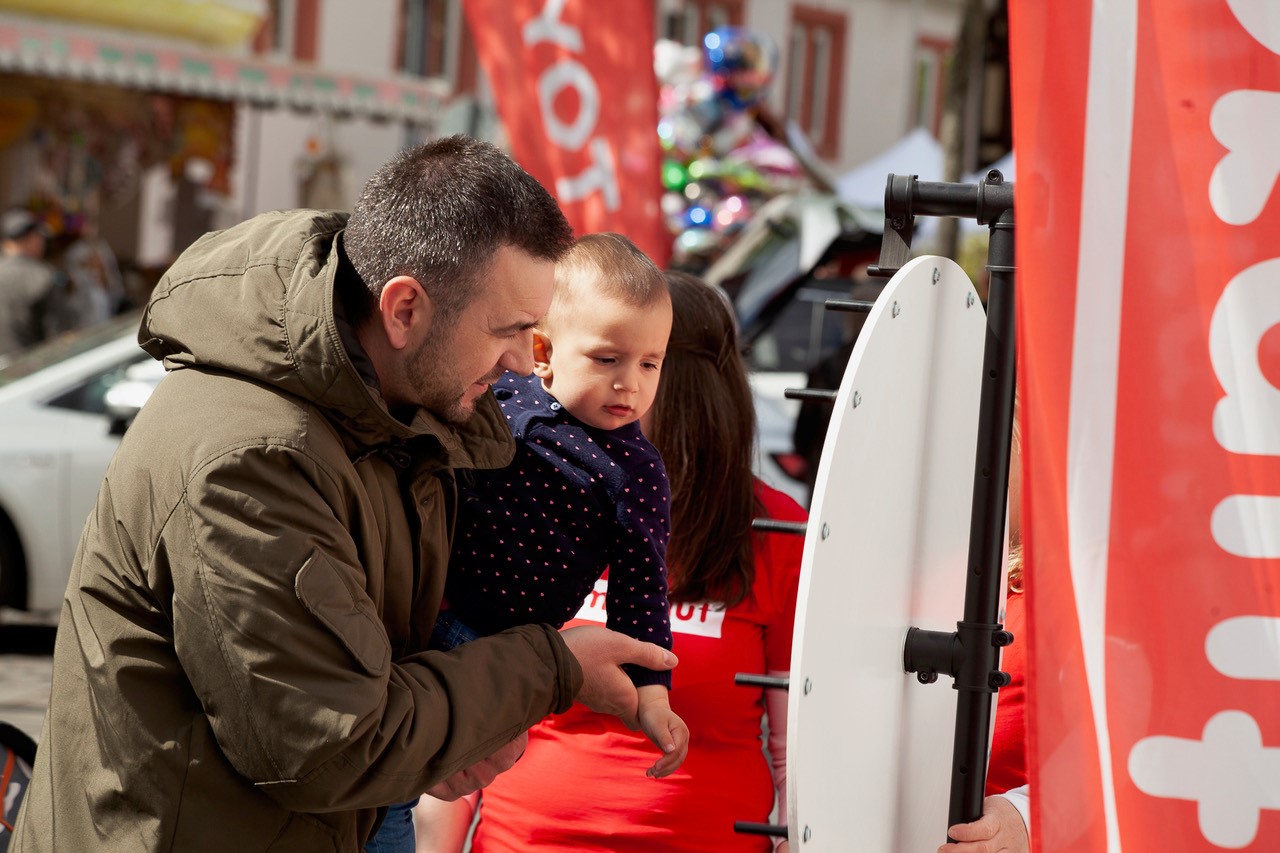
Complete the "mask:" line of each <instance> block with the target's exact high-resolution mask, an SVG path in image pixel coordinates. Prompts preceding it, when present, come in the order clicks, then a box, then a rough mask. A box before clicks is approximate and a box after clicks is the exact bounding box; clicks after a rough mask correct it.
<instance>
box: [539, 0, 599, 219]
mask: <svg viewBox="0 0 1280 853" xmlns="http://www.w3.org/2000/svg"><path fill="white" fill-rule="evenodd" d="M565 2H566V0H547V2H546V4H545V5H543V7H542V11H541V12H540V13H538V17H536V18H534V19H532V20H531V21H529V22H528V23H527V24H525V25H524V28H523V29H522V30H521V36H522V37H523V39H524V43H525V46H526V47H533V46H534V45H536V44H540V43H542V42H551V43H552V44H555V45H557V46H559V47H561V48H564V49H565V50H568V51H570V52H572V53H579V54H581V53H582V52H583V42H582V32H581V31H580V30H579V29H578V28H577V27H574V26H572V25H570V24H566V23H565V22H564V21H562V20H560V16H561V15H563V14H564V4H565ZM566 88H572V89H573V90H574V91H576V92H577V93H578V112H577V115H576V116H575V117H574V119H573V121H572V122H570V123H568V124H566V123H565V122H563V121H561V120H560V117H559V116H558V115H556V110H555V102H556V96H557V95H559V94H560V93H561V92H562V91H564V90H565V89H566ZM538 108H539V109H540V110H541V112H542V123H543V125H544V126H545V127H546V128H547V139H548V141H550V142H551V143H552V144H553V145H555V146H556V147H557V148H561V149H564V150H566V151H579V150H581V149H582V146H583V145H586V144H587V142H588V140H590V143H591V144H590V148H589V149H588V150H589V152H590V154H591V165H590V166H589V167H587V168H586V169H585V170H583V171H582V172H580V173H579V174H577V175H575V176H573V177H570V178H560V179H558V180H557V181H556V194H557V195H559V196H560V200H561V201H562V202H576V201H582V200H583V199H585V198H588V197H589V196H590V195H591V194H592V193H594V192H596V191H597V190H598V191H599V192H600V194H601V197H602V199H603V200H604V208H605V210H608V211H614V210H617V209H618V208H619V207H620V206H621V204H622V193H621V192H619V191H618V170H617V161H616V159H615V158H614V156H613V151H612V150H611V149H610V147H609V141H608V140H607V139H605V138H604V137H603V136H595V137H592V135H591V134H592V133H594V132H595V129H596V125H597V124H598V123H599V120H600V87H599V86H597V85H596V81H595V78H594V77H593V76H591V71H590V70H589V69H588V68H587V67H586V66H585V65H583V64H582V63H581V62H578V61H577V60H576V59H571V58H563V59H559V60H557V61H556V62H555V63H554V64H553V65H551V66H550V67H548V68H545V69H543V71H542V73H541V74H539V75H538Z"/></svg>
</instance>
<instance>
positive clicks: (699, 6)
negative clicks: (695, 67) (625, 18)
mask: <svg viewBox="0 0 1280 853" xmlns="http://www.w3.org/2000/svg"><path fill="white" fill-rule="evenodd" d="M742 4H743V0H659V3H658V10H657V20H658V34H659V35H660V36H661V37H662V38H667V39H672V40H674V41H678V42H680V43H681V44H687V45H693V46H696V47H701V46H702V37H703V36H705V35H706V34H707V33H709V32H711V31H712V30H714V29H718V28H719V27H740V26H742Z"/></svg>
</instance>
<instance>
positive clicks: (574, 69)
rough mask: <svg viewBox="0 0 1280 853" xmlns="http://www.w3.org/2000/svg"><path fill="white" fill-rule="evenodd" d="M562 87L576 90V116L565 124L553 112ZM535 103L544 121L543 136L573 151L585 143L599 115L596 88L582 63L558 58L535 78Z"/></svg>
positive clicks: (598, 96) (598, 99)
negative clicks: (545, 135) (536, 91)
mask: <svg viewBox="0 0 1280 853" xmlns="http://www.w3.org/2000/svg"><path fill="white" fill-rule="evenodd" d="M566 86H572V87H573V88H575V89H577V90H578V115H577V117H576V118H575V119H574V120H573V123H572V124H565V123H564V122H562V121H560V118H559V117H558V116H557V115H556V111H555V100H556V95H558V94H560V91H561V90H562V89H564V88H565V87H566ZM538 104H539V106H540V107H541V108H542V117H543V119H544V120H545V121H546V125H547V136H548V138H550V139H551V141H552V142H554V143H555V144H556V145H559V146H560V147H561V148H567V149H569V150H570V151H577V150H578V149H579V148H581V147H582V146H583V145H585V144H586V142H587V139H588V137H590V136H591V131H593V130H595V127H596V121H597V120H598V119H599V118H600V90H599V89H597V88H596V81H595V80H594V79H592V77H591V73H590V72H589V71H587V69H586V68H584V67H583V65H582V63H580V62H577V61H575V60H573V59H561V60H560V61H559V62H557V63H556V64H555V65H552V66H551V67H550V68H548V69H547V70H546V71H544V72H542V75H541V76H540V77H538Z"/></svg>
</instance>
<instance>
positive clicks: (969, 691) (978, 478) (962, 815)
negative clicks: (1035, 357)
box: [948, 207, 1015, 825]
mask: <svg viewBox="0 0 1280 853" xmlns="http://www.w3.org/2000/svg"><path fill="white" fill-rule="evenodd" d="M987 260H988V264H987V270H988V273H989V277H988V291H987V293H988V296H987V336H986V346H985V350H984V353H983V362H982V364H983V367H982V370H983V375H982V395H981V402H980V409H979V415H978V448H977V454H976V459H975V462H974V477H973V520H972V523H971V526H970V535H969V561H968V566H969V573H968V577H967V582H966V586H965V604H964V621H963V622H960V623H959V625H958V628H959V630H958V636H959V638H960V641H961V643H962V644H963V645H964V647H965V654H964V655H963V657H962V662H961V665H960V671H959V673H957V675H956V680H955V689H956V690H957V691H959V696H958V697H957V700H956V729H955V747H954V753H953V756H952V774H951V806H950V812H949V815H948V820H949V825H954V824H957V823H968V822H970V821H974V820H977V819H978V818H980V817H982V800H983V789H984V787H985V783H986V766H987V757H988V752H989V745H988V736H989V732H990V726H991V697H992V695H993V694H994V693H995V692H996V690H997V689H998V688H999V687H1001V686H1003V685H1004V684H1006V683H1008V681H1007V676H1005V675H1004V673H1001V672H999V661H1000V648H999V647H1000V645H1003V644H1004V643H1006V642H1008V635H1007V634H1005V633H1004V632H1002V631H1001V628H1002V626H1001V625H1000V624H998V623H997V621H996V620H997V617H998V616H999V613H1000V600H999V598H1000V577H1001V571H1002V568H1003V567H1002V561H1003V558H1004V536H1005V529H1004V528H1005V506H1006V502H1007V500H1008V494H1009V450H1010V445H1011V432H1012V428H1013V405H1014V390H1015V386H1014V380H1015V362H1014V240H1013V209H1012V207H1009V208H1007V209H1006V210H1004V211H1003V212H1001V213H999V215H998V216H997V218H996V219H995V221H994V222H993V223H992V224H991V241H990V245H989V249H988V253H987Z"/></svg>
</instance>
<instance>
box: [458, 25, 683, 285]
mask: <svg viewBox="0 0 1280 853" xmlns="http://www.w3.org/2000/svg"><path fill="white" fill-rule="evenodd" d="M465 9H466V14H467V21H468V23H469V25H470V26H471V32H472V35H473V36H474V38H475V43H476V51H477V54H478V56H479V59H480V64H481V65H482V66H483V67H484V70H485V72H486V73H487V74H488V76H489V82H490V83H491V85H492V87H493V92H494V97H495V99H496V100H497V104H498V114H499V116H500V117H501V118H502V122H503V124H504V125H505V126H506V129H507V135H508V137H509V138H510V140H511V149H512V156H513V157H515V159H516V160H517V161H518V162H519V163H520V164H521V165H522V166H524V167H525V169H527V170H528V171H529V173H530V174H532V175H533V176H534V177H536V178H537V179H538V180H539V181H541V182H542V184H543V185H544V186H546V187H547V188H548V189H549V190H551V191H552V192H553V193H554V194H555V196H556V198H557V199H558V200H559V202H560V207H561V209H563V210H564V212H565V216H567V217H568V219H569V222H570V224H571V225H572V226H573V228H574V230H575V231H576V232H577V233H579V234H587V233H592V232H598V231H616V232H618V233H621V234H625V235H626V236H628V237H630V238H631V239H632V240H633V241H634V242H635V243H636V245H638V246H639V247H640V248H641V249H643V250H644V251H645V253H646V254H648V255H649V257H651V258H653V260H654V262H655V263H657V264H658V265H659V266H665V265H666V264H667V261H668V260H669V258H670V255H671V235H670V234H669V233H668V232H667V229H666V226H665V224H664V223H663V220H662V212H661V208H660V207H659V200H660V197H661V194H662V180H661V173H660V165H661V160H662V157H661V152H660V150H659V147H658V134H657V127H658V82H657V78H656V77H655V76H654V72H653V45H654V23H653V3H652V2H651V0H609V2H608V3H596V2H588V0H465Z"/></svg>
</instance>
